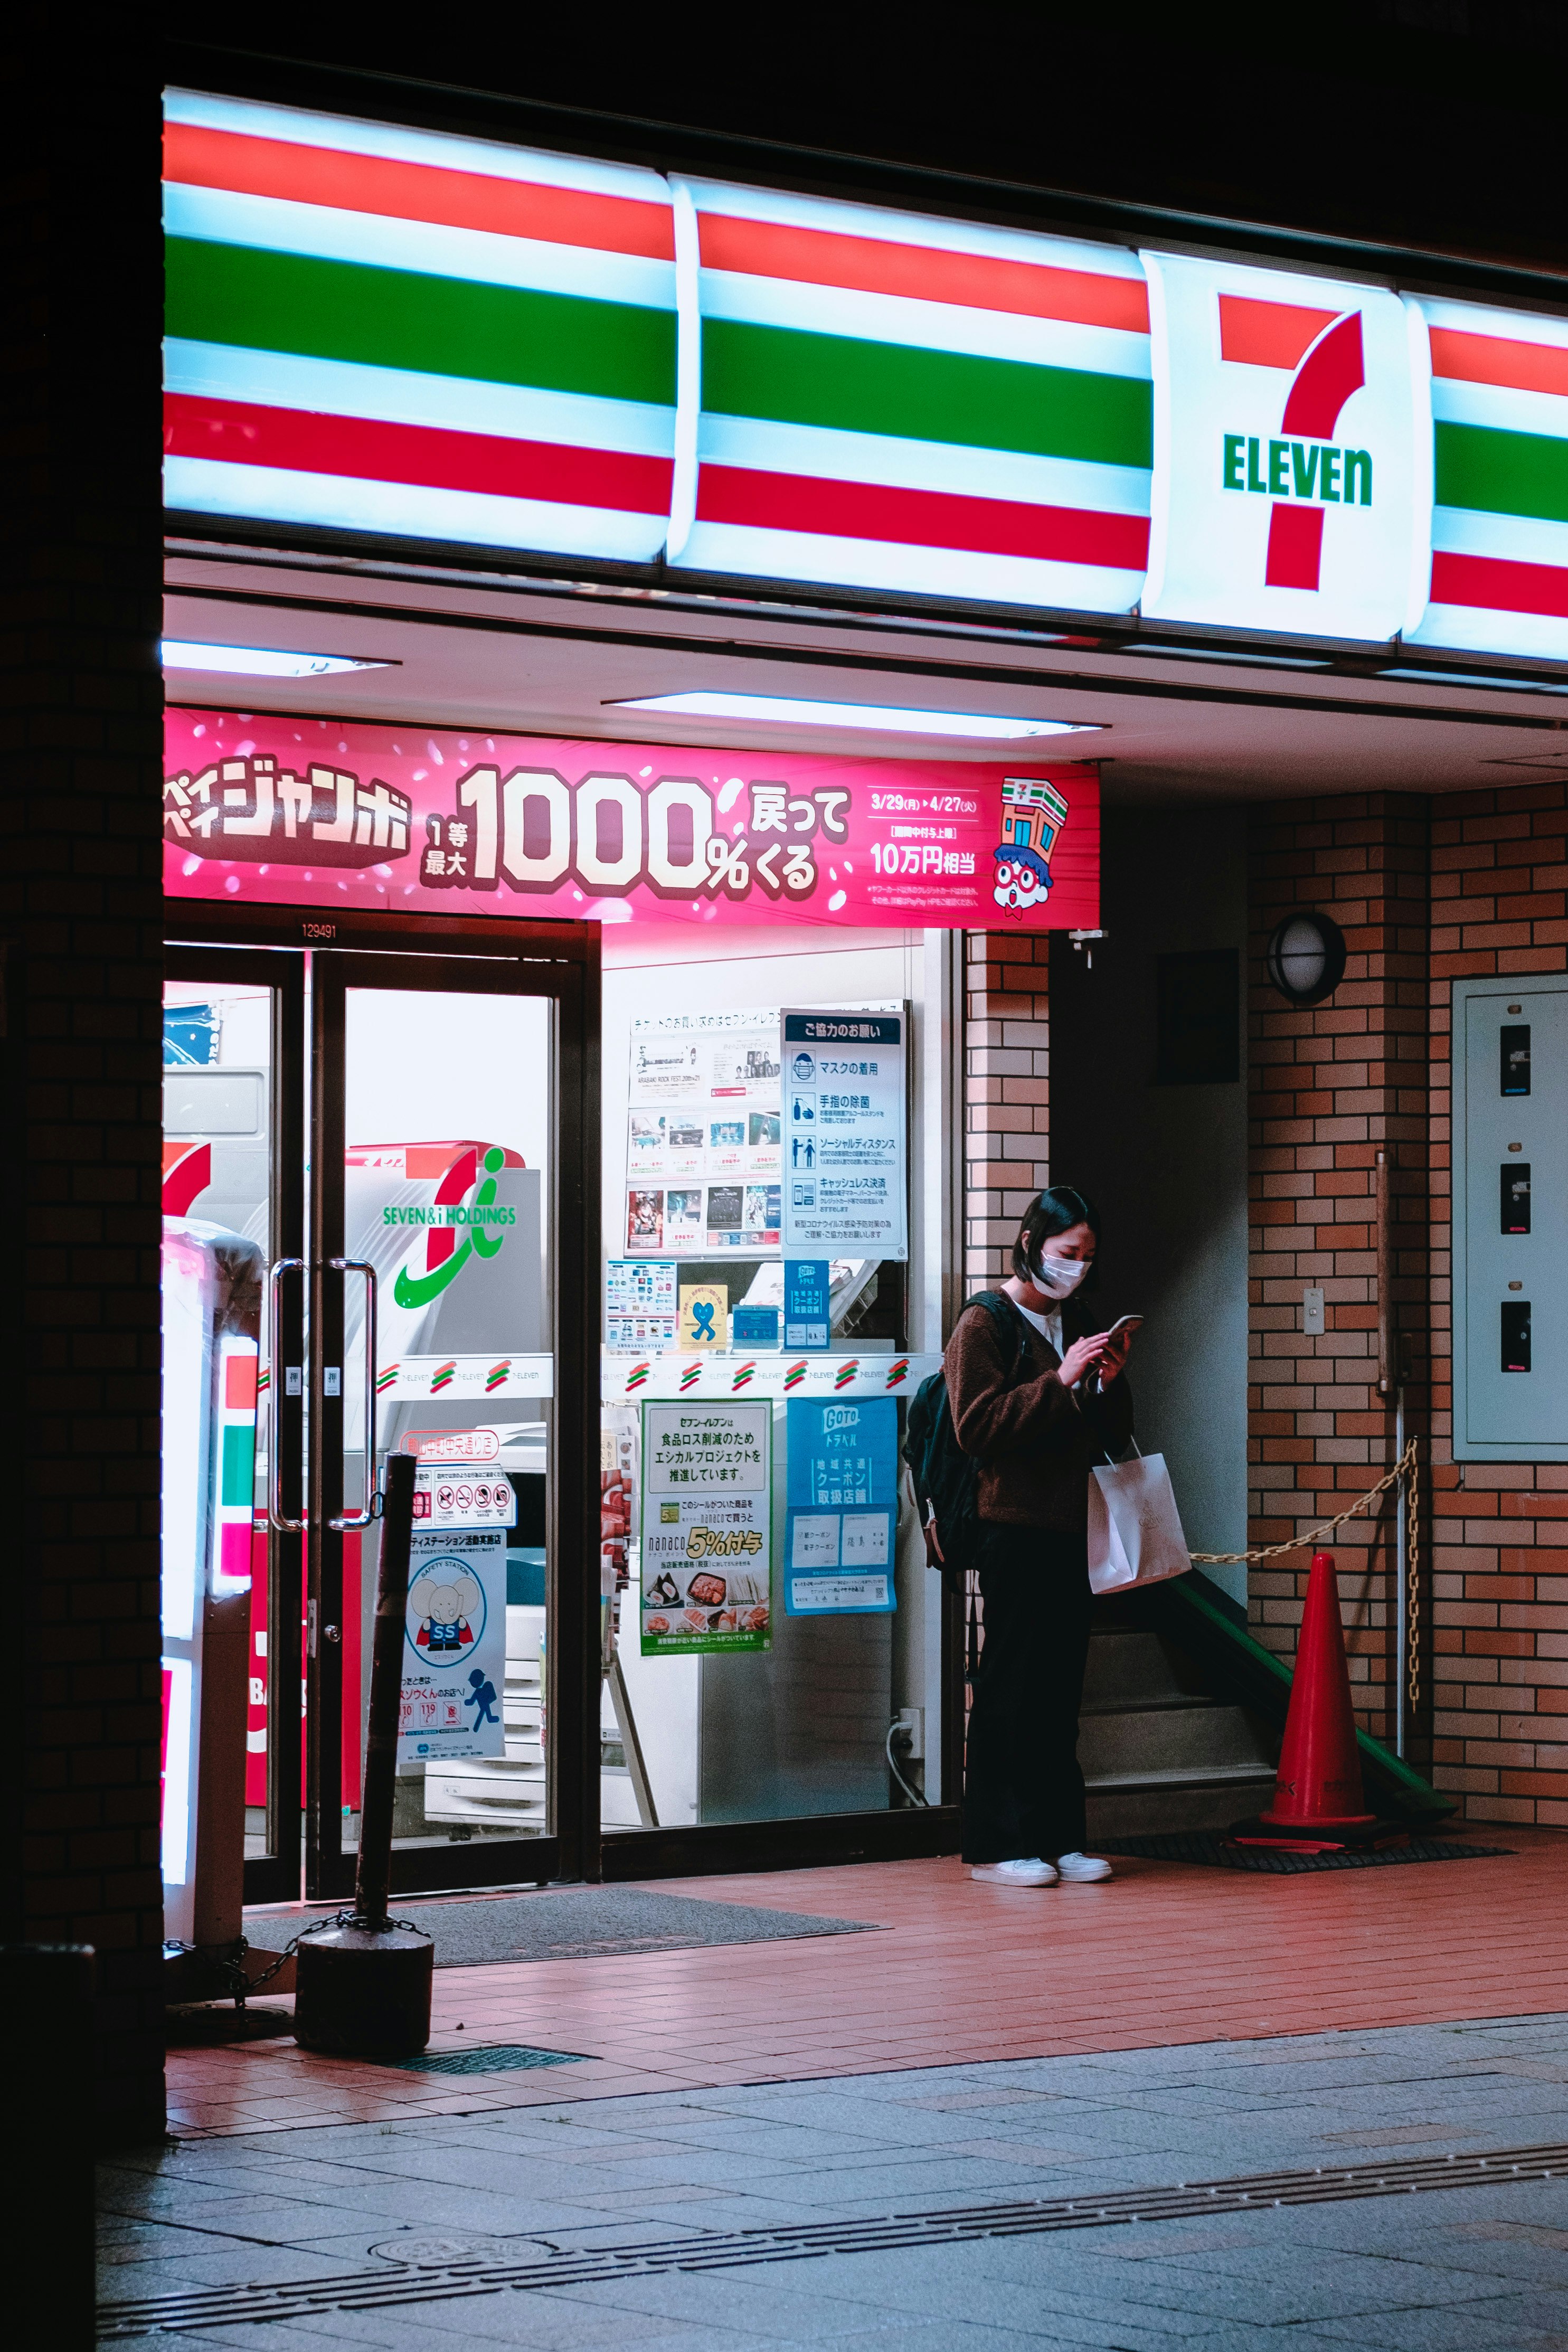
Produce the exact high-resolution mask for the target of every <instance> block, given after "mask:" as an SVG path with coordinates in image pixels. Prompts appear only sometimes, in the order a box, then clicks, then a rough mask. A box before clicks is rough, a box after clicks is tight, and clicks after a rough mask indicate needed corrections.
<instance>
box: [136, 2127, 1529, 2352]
mask: <svg viewBox="0 0 1568 2352" xmlns="http://www.w3.org/2000/svg"><path fill="white" fill-rule="evenodd" d="M1565 2174H1568V2144H1559V2145H1554V2146H1552V2147H1509V2148H1495V2149H1493V2150H1492V2151H1491V2153H1490V2154H1489V2155H1487V2156H1428V2157H1412V2158H1409V2159H1408V2160H1407V2161H1406V2162H1404V2163H1394V2164H1358V2165H1345V2166H1340V2165H1315V2166H1314V2167H1313V2168H1312V2169H1311V2170H1310V2171H1303V2172H1265V2173H1256V2174H1251V2175H1244V2176H1243V2177H1242V2178H1241V2179H1231V2180H1194V2181H1185V2180H1181V2181H1177V2182H1176V2183H1175V2184H1174V2186H1173V2187H1171V2188H1167V2189H1121V2190H1119V2191H1117V2192H1115V2193H1113V2194H1112V2195H1110V2196H1107V2197H1055V2198H1026V2199H1023V2200H1019V2201H1017V2202H1016V2203H1009V2204H991V2205H963V2206H956V2207H952V2208H949V2209H947V2210H942V2211H937V2212H929V2213H887V2214H883V2215H880V2216H879V2217H873V2218H872V2219H871V2220H869V2221H815V2222H807V2223H805V2225H804V2226H803V2227H801V2228H799V2229H795V2230H730V2231H723V2230H713V2231H706V2232H704V2233H702V2234H701V2235H700V2236H698V2237H695V2238H680V2239H677V2240H675V2241H673V2242H671V2241H670V2240H668V2239H666V2240H664V2241H662V2242H658V2243H656V2244H654V2245H646V2244H645V2245H626V2246H620V2247H616V2246H595V2247H593V2248H591V2249H589V2250H588V2251H587V2252H581V2253H573V2252H563V2253H555V2254H549V2255H546V2256H544V2257H542V2258H541V2257H540V2256H539V2255H538V2254H537V2253H535V2254H533V2255H532V2256H531V2259H529V2260H526V2261H519V2262H495V2261H491V2260H489V2259H481V2260H478V2261H473V2262H456V2263H449V2264H447V2265H446V2266H444V2267H442V2268H438V2269H421V2270H420V2272H419V2273H418V2274H417V2276H416V2277H413V2278H410V2277H408V2276H406V2275H405V2276H403V2277H398V2276H395V2275H389V2274H388V2273H386V2272H384V2271H380V2272H374V2273H371V2272H366V2271H354V2272H352V2273H349V2274H348V2275H347V2276H344V2277H339V2278H317V2279H301V2280H300V2281H299V2282H298V2283H297V2284H294V2285H284V2284H279V2285H266V2286H228V2287H198V2288H194V2289H192V2290H191V2291H190V2292H188V2293H186V2294H154V2295H146V2296H143V2297H142V2299H141V2300H140V2301H139V2302H134V2303H110V2304H105V2305H102V2306H101V2308H100V2312H99V2336H100V2341H101V2342H104V2343H108V2344H112V2343H115V2342H117V2341H121V2340H123V2339H124V2338H126V2337H128V2336H150V2335H156V2334H159V2333H163V2334H169V2335H178V2334H180V2333H181V2332H183V2331H184V2330H185V2329H194V2328H199V2327H233V2326H237V2325H238V2324H242V2323H244V2322H246V2321H259V2320H278V2319H309V2318H311V2317H314V2316H319V2315H321V2314H322V2313H326V2312H333V2311H384V2310H390V2309H395V2308H398V2307H401V2306H404V2305H414V2304H421V2303H446V2302H450V2301H452V2300H454V2299H455V2298H457V2297H458V2296H463V2295H476V2294H501V2293H503V2292H505V2291H507V2290H509V2289H510V2290H513V2291H516V2290H518V2289H526V2288H542V2289H544V2290H546V2291H549V2290H552V2289H554V2288H558V2287H566V2286H591V2285H594V2284H599V2283H601V2282H602V2281H604V2280H605V2279H614V2278H652V2277H657V2276H658V2275H660V2274H661V2273H669V2272H672V2271H715V2270H738V2269H742V2268H744V2267H747V2266H748V2265H750V2264H752V2263H792V2262H800V2261H803V2260H805V2259H806V2258H808V2257H810V2256H811V2255H813V2254H869V2253H885V2252H889V2251H893V2252H896V2251H899V2250H900V2249H902V2248H905V2247H910V2248H912V2247H917V2246H942V2245H956V2244H962V2243H963V2242H967V2241H971V2240H973V2239H977V2238H1026V2237H1034V2236H1037V2235H1038V2234H1040V2233H1041V2232H1043V2231H1047V2230H1103V2229H1106V2228H1108V2227H1110V2225H1111V2224H1113V2223H1116V2222H1131V2221H1193V2220H1195V2219H1196V2218H1197V2217H1198V2216H1199V2215H1200V2214H1205V2213H1248V2212H1257V2211H1259V2210H1262V2211H1270V2210H1273V2209H1274V2208H1276V2207H1278V2206H1282V2205H1333V2204H1338V2203H1341V2202H1343V2201H1345V2200H1349V2199H1352V2198H1361V2197H1405V2196H1412V2195H1415V2194H1416V2193H1418V2192H1420V2191H1421V2190H1424V2189H1478V2188H1484V2187H1485V2186H1486V2185H1487V2184H1488V2183H1489V2182H1498V2181H1514V2182H1518V2181H1525V2180H1553V2179H1560V2178H1562V2177H1563V2175H1565Z"/></svg>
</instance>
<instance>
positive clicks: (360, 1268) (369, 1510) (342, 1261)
mask: <svg viewBox="0 0 1568 2352" xmlns="http://www.w3.org/2000/svg"><path fill="white" fill-rule="evenodd" d="M327 1264H328V1265H330V1266H331V1269H332V1272H333V1273H334V1274H363V1276H364V1508H363V1510H362V1511H342V1512H340V1514H339V1515H338V1517H336V1518H335V1519H329V1520H328V1521H327V1525H328V1526H329V1527H330V1528H331V1529H332V1530H333V1531H334V1533H335V1534H338V1535H347V1534H348V1533H350V1531H351V1530H352V1529H353V1528H368V1527H369V1525H370V1523H371V1521H372V1520H373V1519H374V1517H375V1268H374V1265H370V1264H369V1263H368V1262H367V1261H366V1260H365V1259H364V1258H363V1257H330V1258H329V1259H328V1260H327Z"/></svg>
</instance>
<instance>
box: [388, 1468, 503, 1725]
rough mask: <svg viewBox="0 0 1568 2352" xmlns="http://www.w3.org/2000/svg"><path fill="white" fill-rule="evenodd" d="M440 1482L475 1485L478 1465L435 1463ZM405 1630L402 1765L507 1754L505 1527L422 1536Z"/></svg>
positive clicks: (416, 1544) (411, 1558)
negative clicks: (503, 1704)
mask: <svg viewBox="0 0 1568 2352" xmlns="http://www.w3.org/2000/svg"><path fill="white" fill-rule="evenodd" d="M422 1466H423V1465H422ZM433 1474H434V1475H435V1476H436V1477H437V1480H438V1481H439V1482H440V1483H441V1484H442V1485H445V1484H446V1483H447V1480H448V1479H449V1478H450V1479H452V1480H453V1481H458V1480H466V1481H467V1482H468V1483H469V1484H471V1483H472V1481H473V1478H474V1471H473V1467H472V1465H471V1464H470V1465H445V1464H437V1465H433ZM509 1501H510V1491H509ZM404 1623H405V1636H406V1638H405V1642H404V1644H403V1710H402V1714H401V1717H400V1718H399V1722H398V1739H397V1760H398V1763H399V1764H400V1765H406V1764H436V1765H440V1764H444V1763H446V1762H447V1761H448V1760H449V1759H454V1758H457V1757H459V1756H504V1755H505V1753H506V1727H505V1724H504V1722H503V1720H502V1714H501V1695H502V1693H503V1691H504V1690H505V1688H506V1529H505V1528H504V1527H482V1526H475V1525H473V1524H471V1522H470V1523H468V1524H456V1525H453V1526H451V1527H448V1528H434V1529H426V1528H416V1530H415V1533H414V1536H413V1538H412V1541H411V1545H410V1549H409V1555H408V1604H407V1608H406V1610H405V1616H404Z"/></svg>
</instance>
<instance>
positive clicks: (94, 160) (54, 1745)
mask: <svg viewBox="0 0 1568 2352" xmlns="http://www.w3.org/2000/svg"><path fill="white" fill-rule="evenodd" d="M11 39H12V42H13V44H14V47H15V48H16V52H17V53H18V55H25V56H27V57H28V58H29V60H30V64H31V68H32V69H33V77H34V78H33V80H32V82H31V84H30V86H29V89H28V91H27V93H26V97H25V100H24V102H21V103H19V104H17V105H16V106H14V107H13V110H12V112H11V116H10V119H9V121H8V123H7V154H6V180H5V211H4V220H5V248H6V254H7V258H8V262H9V281H10V298H9V304H8V310H7V316H6V390H7V399H6V405H5V425H4V428H3V432H4V443H3V446H4V456H5V498H4V499H3V500H0V517H3V520H0V530H3V531H4V534H5V614H4V620H3V623H0V631H3V636H4V644H5V669H6V692H5V714H4V718H3V719H0V835H3V838H4V841H5V860H4V864H3V866H0V940H3V942H4V946H5V1038H4V1045H3V1049H0V1050H3V1053H4V1073H3V1076H0V1106H3V1114H4V1133H5V1150H4V1153H3V1154H0V1163H3V1166H4V1170H5V1175H4V1182H5V1188H6V1195H7V1197H6V1202H5V1212H6V1213H5V1234H6V1279H5V1288H4V1297H5V1315H6V1324H7V1328H6V1332H5V1344H4V1347H3V1348H0V1381H4V1391H3V1399H0V1425H3V1426H4V1430H5V1444H6V1465H5V1486H6V1494H7V1508H6V1520H7V1534H8V1537H9V1538H10V1542H9V1546H8V1550H7V1561H6V1568H7V1582H8V1585H9V1587H10V1616H11V1620H12V1622H13V1625H14V1628H15V1638H13V1640H12V1642H11V1643H10V1644H9V1660H8V1665H9V1676H10V1681H9V1688H10V1692H11V1699H12V1704H11V1707H10V1720H11V1731H12V1739H11V1752H10V1755H9V1757H8V1759H7V1766H6V1770H5V1791H6V1794H5V1845H6V1856H5V1860H6V1870H5V1888H6V1916H5V1925H4V1933H5V1937H6V1938H7V1939H8V1940H9V1939H26V1940H28V1941H41V1942H82V1943H90V1944H92V1945H94V1946H95V1947H96V1948H97V1950H98V1954H99V1971H98V1982H99V1996H100V2014H99V2023H100V2053H99V2054H100V2065H99V2088H100V2126H101V2128H102V2130H103V2132H104V2134H105V2136H106V2137H110V2138H116V2139H127V2138H139V2137H152V2136H154V2135H156V2134H157V2133H158V2132H159V2131H161V2129H162V2127H163V2013H162V2011H163V1983H162V1972H163V1971H162V1952H161V1947H162V1941H163V1893H162V1885H161V1874H160V1869H159V1802H158V1786H159V1745H160V1742H159V1727H160V1698H159V1679H160V1678H159V1589H158V1585H159V1545H158V1510H159V1446H158V1421H159V1408H160V1379H159V1328H158V1271H159V1240H160V1226H159V1208H158V1166H159V1140H160V1125H161V1119H160V1103H159V1091H160V1083H161V1072H160V1062H161V1049H160V1044H159V1034H160V1025H161V1024H160V1013H159V989H160V978H161V971H162V942H161V915H162V908H161V900H160V856H161V851H160V844H159V834H160V817H159V799H160V772H161V765H162V753H161V743H160V731H161V730H160V712H161V709H162V689H161V685H160V680H159V676H158V667H157V638H158V630H159V617H160V602H159V600H160V579H161V532H162V516H161V509H160V496H159V478H158V467H159V453H160V417H159V353H158V343H159V334H160V329H161V316H162V303H163V276H162V247H161V240H160V235H159V215H158V205H159V186H158V172H159V111H158V59H157V53H156V52H157V44H156V42H155V41H153V40H151V39H150V38H149V37H148V28H147V25H146V22H145V20H144V19H142V18H141V17H140V16H139V15H138V14H137V13H136V12H135V11H130V12H120V13H119V14H116V12H114V11H109V10H89V12H88V14H87V16H86V18H85V19H84V18H82V17H81V16H79V15H78V16H72V15H71V14H70V13H69V12H62V11H59V10H48V11H47V10H44V9H41V8H37V7H25V8H24V10H23V12H22V17H21V20H20V21H17V22H15V23H14V24H13V28H12V35H11ZM18 1736H19V1738H18ZM18 1745H19V1748H20V1752H18ZM13 2025H14V2028H15V2030H17V2031H20V2032H26V2031H27V2030H28V2021H27V2020H26V2019H25V2018H22V2019H17V2020H15V2021H13ZM80 2120H81V2128H82V2129H83V2130H88V2131H90V2129H91V2127H92V2118H91V2117H90V2116H84V2117H82V2118H81V2119H80ZM18 2128H19V2129H20V2131H21V2133H22V2136H23V2137H24V2139H25V2138H26V2118H25V2117H24V2118H20V2119H19V2121H18Z"/></svg>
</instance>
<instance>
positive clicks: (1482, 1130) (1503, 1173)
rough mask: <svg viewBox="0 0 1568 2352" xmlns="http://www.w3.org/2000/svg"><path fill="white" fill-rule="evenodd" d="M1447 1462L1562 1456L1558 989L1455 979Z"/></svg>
mask: <svg viewBox="0 0 1568 2352" xmlns="http://www.w3.org/2000/svg"><path fill="white" fill-rule="evenodd" d="M1453 1036H1454V1458H1455V1460H1456V1461H1459V1462H1564V1461H1568V981H1563V980H1557V979H1553V980H1524V981H1514V982H1508V981H1496V980H1489V981H1457V982H1455V984H1454V1030H1453Z"/></svg>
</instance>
